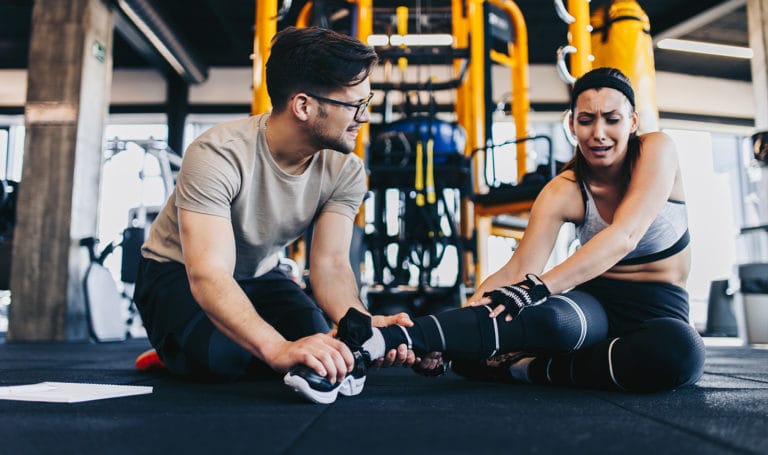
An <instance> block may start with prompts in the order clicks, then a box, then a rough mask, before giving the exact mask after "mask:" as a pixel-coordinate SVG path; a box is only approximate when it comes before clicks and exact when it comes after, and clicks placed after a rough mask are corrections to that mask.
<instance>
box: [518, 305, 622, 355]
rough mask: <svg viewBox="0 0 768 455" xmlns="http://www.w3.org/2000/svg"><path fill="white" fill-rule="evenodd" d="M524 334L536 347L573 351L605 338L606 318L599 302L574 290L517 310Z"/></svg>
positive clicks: (606, 330)
mask: <svg viewBox="0 0 768 455" xmlns="http://www.w3.org/2000/svg"><path fill="white" fill-rule="evenodd" d="M519 317H521V318H522V319H521V322H522V323H523V325H524V326H525V328H526V333H527V334H528V336H529V337H531V341H534V343H535V344H541V346H540V347H539V349H543V350H552V351H573V350H577V349H582V348H584V347H587V346H590V345H592V344H594V343H596V342H598V341H600V340H603V339H605V337H606V336H607V333H608V321H607V317H606V315H605V311H604V310H603V308H602V306H601V305H600V303H599V302H598V301H597V300H595V299H594V297H592V296H591V295H589V294H586V293H584V292H579V291H574V292H569V293H566V294H562V295H554V296H552V297H550V298H549V299H548V300H547V301H546V302H544V303H543V304H541V305H538V306H535V307H529V308H527V309H525V310H524V311H522V312H521V313H520V316H519Z"/></svg>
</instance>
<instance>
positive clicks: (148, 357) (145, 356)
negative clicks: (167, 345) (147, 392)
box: [135, 349, 165, 371]
mask: <svg viewBox="0 0 768 455" xmlns="http://www.w3.org/2000/svg"><path fill="white" fill-rule="evenodd" d="M135 365H136V369H137V370H139V371H149V370H155V369H158V368H165V362H163V360H162V359H161V358H160V356H159V355H157V351H155V350H154V349H148V350H146V351H144V352H142V353H141V354H139V356H138V357H136V363H135Z"/></svg>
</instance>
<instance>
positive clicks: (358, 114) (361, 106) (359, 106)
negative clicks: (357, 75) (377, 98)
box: [304, 92, 373, 122]
mask: <svg viewBox="0 0 768 455" xmlns="http://www.w3.org/2000/svg"><path fill="white" fill-rule="evenodd" d="M304 94H305V95H307V96H309V97H311V98H314V99H316V100H318V101H323V102H325V103H331V104H335V105H337V106H344V107H352V108H355V116H354V117H353V118H354V119H355V121H356V122H359V121H361V120H360V119H361V118H363V112H365V110H366V109H368V105H369V104H371V99H372V98H373V93H369V94H368V97H367V98H366V99H365V100H363V101H360V102H359V103H347V102H344V101H339V100H334V99H331V98H326V97H324V96H319V95H315V94H314V93H310V92H304Z"/></svg>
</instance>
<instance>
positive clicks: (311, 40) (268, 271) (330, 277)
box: [135, 27, 414, 383]
mask: <svg viewBox="0 0 768 455" xmlns="http://www.w3.org/2000/svg"><path fill="white" fill-rule="evenodd" d="M375 62H376V54H375V52H374V51H373V50H372V49H371V48H370V47H368V46H365V45H363V44H362V43H360V42H359V41H357V40H356V39H353V38H351V37H349V36H346V35H342V34H339V33H336V32H333V31H330V30H327V29H321V28H316V27H309V28H305V29H297V28H293V27H291V28H288V29H285V30H283V31H281V32H280V33H278V34H277V35H276V36H275V39H274V41H273V43H272V52H271V56H270V58H269V60H268V61H267V71H266V83H267V87H268V92H269V96H270V98H271V101H272V104H273V106H274V108H273V110H272V112H271V113H267V114H262V115H256V116H253V117H250V118H247V119H243V120H237V121H233V122H227V123H224V124H221V125H218V126H216V127H214V128H212V129H210V130H209V131H207V132H206V133H204V134H203V135H202V136H200V137H199V138H198V139H197V140H196V141H195V142H193V143H192V144H191V145H190V146H189V148H188V149H187V151H186V153H185V155H184V161H183V164H182V167H181V171H180V173H179V176H178V178H177V186H176V189H175V191H174V192H173V194H172V195H171V196H170V198H169V200H168V202H167V203H166V205H165V207H164V208H163V210H162V211H161V213H160V214H159V216H158V217H157V219H156V220H155V222H154V223H153V224H152V228H151V230H150V233H149V237H148V239H147V241H146V242H145V244H144V245H143V247H142V259H141V264H140V271H139V276H138V279H137V282H136V290H135V300H136V303H137V306H138V308H139V311H140V313H141V316H142V318H143V321H144V324H145V326H146V329H147V333H148V335H149V339H150V342H151V343H152V345H153V346H154V347H155V348H156V349H157V352H158V355H159V356H160V358H161V359H162V360H163V361H164V362H165V364H166V366H167V367H168V369H169V370H170V371H172V372H173V373H176V374H180V375H184V376H188V377H193V378H198V379H233V378H238V377H242V376H244V375H247V374H248V375H253V374H262V375H263V374H265V373H267V372H270V371H271V372H278V373H284V372H287V371H288V370H289V369H291V368H292V367H294V366H296V365H299V364H301V365H305V366H306V367H309V368H311V369H312V370H313V371H314V372H315V373H317V374H318V375H320V376H322V377H325V378H326V379H327V380H328V381H329V382H330V383H340V382H341V381H342V380H343V379H344V378H345V377H346V376H347V375H348V374H349V373H350V371H351V370H352V368H353V364H354V358H353V356H352V353H351V352H350V350H349V348H347V346H346V345H344V343H342V342H341V341H339V340H337V339H335V338H333V337H332V336H331V334H329V333H328V332H329V330H330V329H329V327H328V325H327V322H326V319H325V317H324V315H323V312H322V311H324V312H325V314H326V315H327V316H328V317H330V318H331V319H332V320H334V321H338V320H339V319H341V317H342V316H343V315H344V314H345V313H346V311H347V310H348V309H349V308H356V309H358V310H360V311H365V309H364V307H363V305H362V303H361V302H360V299H359V297H358V291H357V285H356V281H355V276H354V274H353V272H352V269H351V267H350V264H349V246H350V241H351V236H352V229H353V219H354V217H355V214H356V212H357V210H358V208H359V206H360V204H361V202H362V199H363V195H364V193H365V191H366V183H365V169H364V165H363V162H362V160H360V158H358V157H357V156H355V155H354V154H352V151H353V149H354V146H355V139H356V136H357V134H358V131H359V129H360V127H361V125H362V124H364V123H366V122H368V121H369V120H370V117H369V113H368V109H367V108H368V104H369V102H370V100H371V93H370V82H369V73H370V71H371V68H372V67H373V65H374V64H375ZM312 222H314V223H315V226H314V236H313V240H312V242H311V245H312V246H311V248H312V250H311V254H310V271H311V277H312V278H311V279H312V288H313V291H314V295H315V297H316V299H317V304H316V303H315V302H313V301H312V300H310V299H309V298H308V297H307V296H306V295H305V293H304V292H303V291H302V290H301V289H300V287H299V286H298V285H297V284H296V283H294V282H293V281H292V280H291V279H290V278H289V277H287V276H286V275H285V274H283V273H282V272H281V271H280V270H279V269H278V268H277V266H278V254H279V253H280V252H281V251H283V249H284V248H285V246H286V245H288V244H290V243H291V242H292V241H294V240H295V239H296V238H298V237H299V236H300V235H302V234H303V233H304V232H305V231H306V229H307V227H308V226H309V225H310V223H312ZM318 304H319V307H318ZM321 309H322V311H321ZM373 323H374V324H376V325H380V326H386V325H391V324H404V325H410V324H411V321H410V319H409V318H408V317H407V315H406V314H404V313H403V314H399V315H395V316H389V317H384V316H374V317H373ZM413 362H414V356H413V352H409V351H408V350H407V349H406V347H405V346H404V345H403V346H400V347H399V348H398V349H397V350H391V351H389V352H388V354H387V356H386V360H384V363H385V364H392V363H406V364H413Z"/></svg>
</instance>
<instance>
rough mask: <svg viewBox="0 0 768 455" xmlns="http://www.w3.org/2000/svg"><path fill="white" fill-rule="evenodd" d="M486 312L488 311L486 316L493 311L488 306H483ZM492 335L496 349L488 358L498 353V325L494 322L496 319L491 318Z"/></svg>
mask: <svg viewBox="0 0 768 455" xmlns="http://www.w3.org/2000/svg"><path fill="white" fill-rule="evenodd" d="M483 306H484V307H485V309H486V310H488V314H491V313H492V312H493V309H491V307H489V306H488V305H483ZM493 333H494V337H495V343H496V349H494V350H493V352H491V353H490V355H488V357H493V356H495V355H496V354H497V353H498V352H499V323H498V322H497V321H496V318H493Z"/></svg>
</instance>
